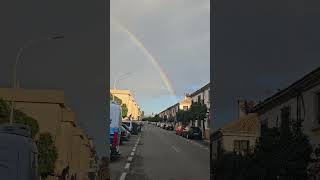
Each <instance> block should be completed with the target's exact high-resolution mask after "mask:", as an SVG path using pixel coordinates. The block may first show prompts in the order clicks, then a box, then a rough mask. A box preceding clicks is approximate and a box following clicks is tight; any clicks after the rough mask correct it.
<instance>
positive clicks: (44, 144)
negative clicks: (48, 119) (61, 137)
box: [37, 133, 58, 179]
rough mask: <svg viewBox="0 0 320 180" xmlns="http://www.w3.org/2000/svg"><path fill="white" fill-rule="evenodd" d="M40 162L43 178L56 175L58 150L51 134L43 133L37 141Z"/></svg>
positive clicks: (39, 166) (40, 172)
mask: <svg viewBox="0 0 320 180" xmlns="http://www.w3.org/2000/svg"><path fill="white" fill-rule="evenodd" d="M37 147H38V153H39V160H38V168H39V169H38V170H39V175H40V176H41V177H42V178H44V179H45V178H47V177H48V176H49V175H51V174H53V173H54V169H55V163H56V160H57V159H58V153H57V149H56V147H55V144H54V142H53V139H52V136H51V134H50V133H41V134H40V136H39V140H38V141H37Z"/></svg>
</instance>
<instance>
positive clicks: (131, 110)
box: [111, 89, 141, 120]
mask: <svg viewBox="0 0 320 180" xmlns="http://www.w3.org/2000/svg"><path fill="white" fill-rule="evenodd" d="M111 94H112V95H114V96H116V97H118V98H119V99H121V100H122V103H123V104H126V105H127V107H128V114H127V117H129V116H130V114H132V119H133V120H137V119H138V117H139V116H140V115H141V114H140V110H139V107H138V104H137V102H136V101H135V99H134V97H133V95H132V93H131V92H130V90H118V89H117V90H114V89H111Z"/></svg>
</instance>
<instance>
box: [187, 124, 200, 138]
mask: <svg viewBox="0 0 320 180" xmlns="http://www.w3.org/2000/svg"><path fill="white" fill-rule="evenodd" d="M184 137H186V138H187V139H202V131H201V129H200V128H199V127H194V126H191V127H188V128H186V131H185V132H184Z"/></svg>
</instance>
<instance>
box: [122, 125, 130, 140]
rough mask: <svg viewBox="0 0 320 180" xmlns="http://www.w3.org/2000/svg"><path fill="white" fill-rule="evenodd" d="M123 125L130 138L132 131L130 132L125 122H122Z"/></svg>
mask: <svg viewBox="0 0 320 180" xmlns="http://www.w3.org/2000/svg"><path fill="white" fill-rule="evenodd" d="M122 127H123V128H125V129H126V130H127V132H128V135H129V138H130V137H131V133H130V130H129V128H128V126H126V125H125V124H123V123H122Z"/></svg>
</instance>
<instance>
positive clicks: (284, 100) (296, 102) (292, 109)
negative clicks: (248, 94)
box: [253, 67, 320, 147]
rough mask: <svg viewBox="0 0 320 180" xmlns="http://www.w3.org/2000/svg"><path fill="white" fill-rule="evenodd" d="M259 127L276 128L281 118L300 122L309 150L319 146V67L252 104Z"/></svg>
mask: <svg viewBox="0 0 320 180" xmlns="http://www.w3.org/2000/svg"><path fill="white" fill-rule="evenodd" d="M253 112H255V113H258V114H259V120H260V122H261V125H262V126H263V127H268V128H273V127H277V128H279V127H280V126H281V121H282V120H283V119H286V120H288V121H289V122H292V121H295V120H302V127H303V128H302V129H303V132H304V133H305V134H306V135H307V136H308V137H309V139H310V143H311V145H312V146H313V147H316V146H317V145H319V144H320V67H319V68H317V69H315V70H314V71H312V72H310V73H309V74H307V75H305V76H304V77H302V78H300V79H299V80H297V81H296V82H294V83H293V84H291V85H290V86H288V87H287V88H284V89H283V90H281V91H279V92H277V93H276V94H274V95H273V96H271V97H269V98H267V99H265V100H264V101H263V102H261V103H259V104H258V105H256V106H255V107H254V109H253Z"/></svg>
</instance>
